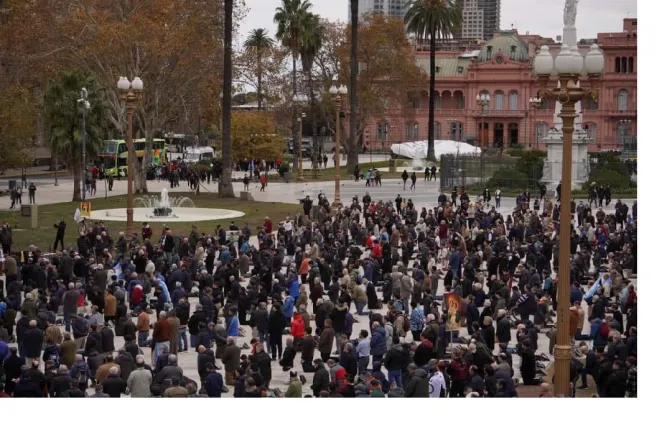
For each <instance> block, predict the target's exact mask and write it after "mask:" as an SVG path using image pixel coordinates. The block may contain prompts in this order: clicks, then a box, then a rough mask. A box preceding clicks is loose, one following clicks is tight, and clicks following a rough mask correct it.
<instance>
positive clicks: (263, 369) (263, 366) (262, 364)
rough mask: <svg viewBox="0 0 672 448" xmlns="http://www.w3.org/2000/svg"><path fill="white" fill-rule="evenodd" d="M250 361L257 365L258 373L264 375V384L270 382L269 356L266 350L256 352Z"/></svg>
mask: <svg viewBox="0 0 672 448" xmlns="http://www.w3.org/2000/svg"><path fill="white" fill-rule="evenodd" d="M252 363H253V364H256V365H257V366H259V373H261V376H263V377H264V381H265V382H266V385H267V386H268V384H269V383H270V382H271V376H272V373H271V357H270V356H269V355H268V353H266V352H260V353H257V354H256V355H254V356H253V357H252Z"/></svg>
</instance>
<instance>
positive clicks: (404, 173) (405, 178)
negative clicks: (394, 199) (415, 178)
mask: <svg viewBox="0 0 672 448" xmlns="http://www.w3.org/2000/svg"><path fill="white" fill-rule="evenodd" d="M401 180H403V181H404V190H405V189H406V182H407V181H408V173H407V172H406V170H404V172H403V173H401Z"/></svg>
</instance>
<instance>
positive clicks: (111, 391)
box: [103, 374, 126, 398]
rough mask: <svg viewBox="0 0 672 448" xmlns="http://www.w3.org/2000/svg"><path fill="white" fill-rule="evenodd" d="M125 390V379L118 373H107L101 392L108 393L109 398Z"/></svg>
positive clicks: (119, 394) (116, 396)
mask: <svg viewBox="0 0 672 448" xmlns="http://www.w3.org/2000/svg"><path fill="white" fill-rule="evenodd" d="M125 392H126V380H125V379H123V378H121V377H120V376H119V375H112V374H110V375H107V378H105V380H104V381H103V393H105V394H108V395H109V396H110V397H111V398H119V397H121V394H123V393H125Z"/></svg>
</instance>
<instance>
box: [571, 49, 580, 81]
mask: <svg viewBox="0 0 672 448" xmlns="http://www.w3.org/2000/svg"><path fill="white" fill-rule="evenodd" d="M570 51H571V52H572V54H573V55H574V58H573V60H572V74H574V75H580V74H581V72H583V56H581V53H579V48H578V47H577V46H576V45H574V46H573V47H572V48H571V49H570Z"/></svg>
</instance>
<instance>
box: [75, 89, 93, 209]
mask: <svg viewBox="0 0 672 448" xmlns="http://www.w3.org/2000/svg"><path fill="white" fill-rule="evenodd" d="M88 98H89V92H88V91H87V90H86V87H82V96H81V98H80V99H78V100H77V103H78V104H80V105H81V106H82V201H84V200H85V199H86V111H87V110H88V109H90V108H91V104H90V103H89V101H88Z"/></svg>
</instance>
